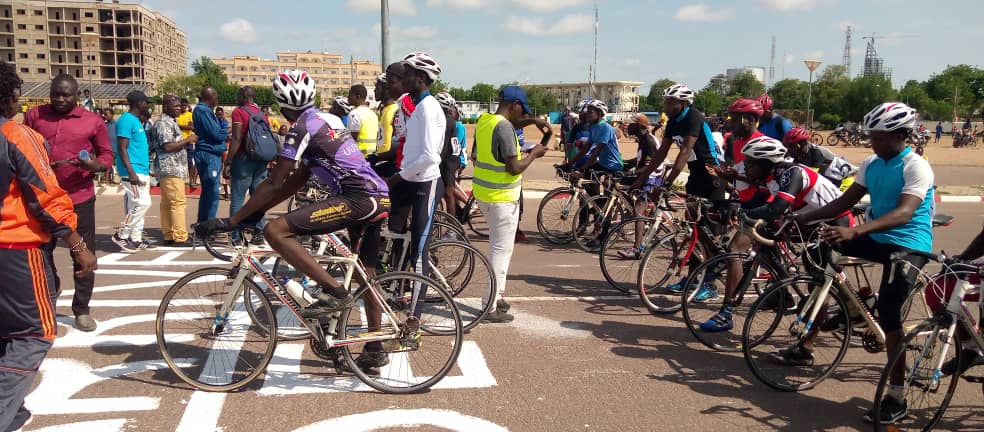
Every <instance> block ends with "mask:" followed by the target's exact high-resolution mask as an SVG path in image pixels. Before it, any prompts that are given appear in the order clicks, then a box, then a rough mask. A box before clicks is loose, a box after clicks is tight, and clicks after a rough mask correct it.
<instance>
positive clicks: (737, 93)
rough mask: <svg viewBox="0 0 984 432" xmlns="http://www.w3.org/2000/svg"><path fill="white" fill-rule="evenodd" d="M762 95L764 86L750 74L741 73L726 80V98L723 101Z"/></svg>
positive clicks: (747, 72) (746, 72)
mask: <svg viewBox="0 0 984 432" xmlns="http://www.w3.org/2000/svg"><path fill="white" fill-rule="evenodd" d="M762 93H765V84H762V81H759V80H758V78H755V75H754V74H752V73H751V72H749V71H743V72H741V73H739V74H738V75H735V77H734V78H732V79H730V80H728V93H727V95H728V97H727V98H725V99H726V100H727V99H730V100H731V101H733V100H734V99H738V98H756V97H758V96H759V95H760V94H762ZM729 102H730V101H729Z"/></svg>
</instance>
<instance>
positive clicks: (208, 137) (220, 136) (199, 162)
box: [192, 87, 229, 222]
mask: <svg viewBox="0 0 984 432" xmlns="http://www.w3.org/2000/svg"><path fill="white" fill-rule="evenodd" d="M218 104H219V93H218V92H217V91H215V89H214V88H212V87H205V88H203V89H202V92H201V94H200V95H199V98H198V105H197V106H195V110H194V113H193V114H192V116H193V124H194V125H195V135H198V142H197V144H195V166H196V167H197V168H198V169H199V170H200V174H199V176H200V177H201V180H202V194H201V198H200V199H199V201H198V219H197V221H198V222H203V221H206V220H209V219H214V218H215V214H216V213H217V212H218V210H219V186H220V179H219V176H220V175H221V173H222V153H223V152H225V150H226V138H227V137H228V136H229V132H228V131H227V130H226V129H225V128H224V127H222V124H221V123H220V122H219V119H218V117H216V115H215V112H214V111H213V110H214V109H215V107H216V106H218Z"/></svg>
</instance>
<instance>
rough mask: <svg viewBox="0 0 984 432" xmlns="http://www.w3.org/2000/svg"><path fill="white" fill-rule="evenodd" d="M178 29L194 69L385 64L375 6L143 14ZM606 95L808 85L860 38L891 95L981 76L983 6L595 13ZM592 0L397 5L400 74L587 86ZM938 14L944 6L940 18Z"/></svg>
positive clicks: (398, 1)
mask: <svg viewBox="0 0 984 432" xmlns="http://www.w3.org/2000/svg"><path fill="white" fill-rule="evenodd" d="M142 3H144V4H145V5H146V6H148V7H150V8H152V9H154V10H157V11H160V12H162V13H164V14H165V15H167V16H170V17H171V18H172V19H174V20H175V21H176V22H177V23H178V25H179V26H180V27H181V28H182V29H184V31H185V33H186V35H187V38H188V58H189V62H190V61H191V60H193V59H196V58H198V57H199V56H210V57H225V56H232V55H257V56H260V57H263V58H273V57H274V53H276V52H277V51H288V50H290V51H307V50H312V51H327V52H332V53H339V54H342V55H345V56H349V55H351V56H354V57H355V58H356V59H370V60H373V61H377V62H378V61H380V41H379V34H380V24H379V23H380V19H379V4H380V1H379V0H293V1H290V2H278V1H270V0H264V1H256V0H239V1H229V0H215V1H204V0H145V1H142ZM597 3H598V4H599V26H598V31H599V33H598V60H597V63H598V70H597V74H596V77H597V80H598V81H615V80H626V81H642V82H644V83H645V84H644V87H643V92H644V93H645V91H646V89H648V85H649V84H651V83H652V82H654V81H656V80H659V79H661V78H669V79H672V80H674V81H677V82H683V83H686V84H687V85H689V86H691V87H694V88H698V89H699V88H701V87H703V86H704V85H706V84H707V82H708V80H709V79H710V77H711V76H713V75H715V74H718V73H724V72H725V69H727V68H730V67H742V66H748V65H751V66H764V67H766V68H767V70H768V67H769V63H770V49H771V39H772V36H773V35H775V37H776V62H775V79H776V80H780V79H782V78H799V79H803V80H807V76H808V72H807V69H806V67H805V66H804V64H803V60H804V59H807V58H810V59H818V60H821V61H822V62H823V65H822V66H821V67H820V69H821V70H822V69H823V67H824V66H825V65H828V64H832V63H834V64H840V63H841V59H842V53H843V49H844V39H845V35H844V28H845V26H847V25H851V26H852V27H853V28H854V31H855V34H854V38H853V43H852V45H851V53H852V60H851V63H852V68H851V75H852V76H853V75H857V74H858V73H859V72H860V69H861V65H862V64H863V61H864V54H865V48H866V43H867V41H866V40H863V39H862V37H863V36H871V35H872V34H874V35H875V36H876V37H878V39H876V40H875V48H876V49H877V51H878V54H879V55H880V56H881V57H882V58H884V60H885V62H886V64H887V65H888V66H890V67H891V68H893V70H894V79H893V81H894V83H895V85H896V86H901V85H902V84H904V83H905V82H906V81H907V80H910V79H915V80H920V81H923V80H926V79H928V78H929V77H930V75H932V74H933V73H937V72H940V71H942V70H943V69H944V68H945V67H946V66H947V65H955V64H971V65H976V66H978V67H982V66H984V50H982V49H981V46H982V45H981V44H982V41H984V26H981V25H980V24H979V20H980V19H981V14H980V11H981V8H980V0H946V1H942V2H929V1H912V0H894V1H893V0H853V1H851V0H731V1H723V0H696V1H695V0H598V1H597ZM594 5H595V1H594V0H390V12H391V19H390V24H391V29H390V35H391V38H390V40H391V42H390V59H391V61H393V60H395V59H397V58H398V57H401V56H402V55H404V54H406V53H408V52H412V51H425V52H429V53H431V54H432V55H433V56H434V57H435V58H436V59H437V61H438V62H439V63H440V64H441V67H442V68H443V73H442V76H441V78H442V79H443V80H444V81H445V82H448V83H450V84H451V85H453V86H458V87H466V88H467V87H471V86H472V85H473V84H475V83H477V82H486V83H492V84H500V83H505V82H520V83H548V82H584V81H587V79H588V70H589V66H590V65H591V64H592V63H593V61H594ZM940 5H945V7H942V6H940Z"/></svg>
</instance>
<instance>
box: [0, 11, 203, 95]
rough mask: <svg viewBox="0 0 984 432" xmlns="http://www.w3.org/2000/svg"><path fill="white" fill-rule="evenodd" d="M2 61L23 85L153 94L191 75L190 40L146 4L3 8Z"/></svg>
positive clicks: (0, 28)
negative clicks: (56, 82) (169, 79)
mask: <svg viewBox="0 0 984 432" xmlns="http://www.w3.org/2000/svg"><path fill="white" fill-rule="evenodd" d="M0 59H3V60H6V61H7V62H10V63H13V64H14V65H16V67H17V71H18V74H19V75H20V77H21V79H22V80H24V81H25V82H27V83H41V82H46V81H48V80H50V79H51V78H52V77H54V76H55V75H58V74H62V73H67V74H69V75H72V76H74V77H75V78H76V79H78V81H79V83H80V85H81V86H82V87H85V86H86V85H90V86H94V88H98V87H95V85H97V84H121V85H131V86H140V87H150V86H153V85H154V84H156V83H157V82H158V81H159V80H160V79H162V78H164V77H166V76H168V75H174V74H182V73H184V72H185V70H186V68H187V66H186V65H187V62H188V49H187V42H186V38H185V34H184V32H183V31H181V29H179V28H178V26H177V25H176V24H175V23H174V21H172V20H171V19H170V18H168V17H166V16H164V15H162V14H160V13H158V12H155V11H152V10H150V9H148V8H147V7H145V6H143V5H141V4H129V3H120V2H119V0H112V1H106V2H104V1H64V0H63V1H56V0H48V1H37V0H6V1H3V2H0Z"/></svg>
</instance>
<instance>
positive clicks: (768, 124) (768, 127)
mask: <svg viewBox="0 0 984 432" xmlns="http://www.w3.org/2000/svg"><path fill="white" fill-rule="evenodd" d="M777 123H778V124H781V125H782V130H779V129H778V128H777V127H776V124H777ZM792 128H793V124H792V123H790V122H789V120H786V119H784V118H783V117H782V116H780V115H779V114H773V115H772V118H771V119H768V120H765V121H762V122H761V123H759V128H758V130H759V132H762V133H763V134H764V135H765V136H767V137H770V138H773V139H777V140H779V141H782V136H783V135H785V134H786V132H789V130H790V129H792Z"/></svg>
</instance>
